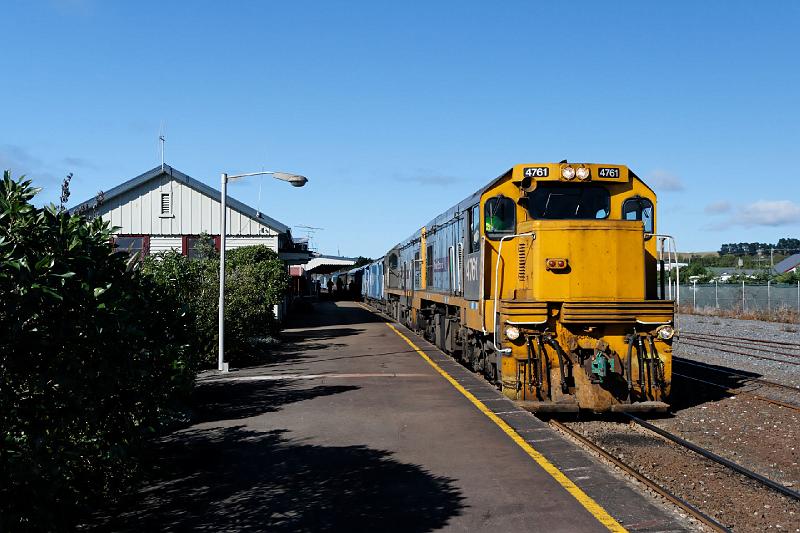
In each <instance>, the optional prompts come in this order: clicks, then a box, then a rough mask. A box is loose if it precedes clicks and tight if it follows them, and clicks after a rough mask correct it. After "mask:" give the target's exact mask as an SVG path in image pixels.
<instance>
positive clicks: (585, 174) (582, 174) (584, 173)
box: [575, 167, 589, 180]
mask: <svg viewBox="0 0 800 533" xmlns="http://www.w3.org/2000/svg"><path fill="white" fill-rule="evenodd" d="M575 175H576V176H577V177H578V179H579V180H588V179H589V169H588V168H586V167H578V170H576V171H575Z"/></svg>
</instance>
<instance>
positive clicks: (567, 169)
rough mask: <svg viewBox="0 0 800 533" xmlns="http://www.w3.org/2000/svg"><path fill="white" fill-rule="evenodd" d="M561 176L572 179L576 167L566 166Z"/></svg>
mask: <svg viewBox="0 0 800 533" xmlns="http://www.w3.org/2000/svg"><path fill="white" fill-rule="evenodd" d="M561 177H562V178H564V179H565V180H571V179H572V178H574V177H575V169H574V168H572V167H564V168H562V169H561Z"/></svg>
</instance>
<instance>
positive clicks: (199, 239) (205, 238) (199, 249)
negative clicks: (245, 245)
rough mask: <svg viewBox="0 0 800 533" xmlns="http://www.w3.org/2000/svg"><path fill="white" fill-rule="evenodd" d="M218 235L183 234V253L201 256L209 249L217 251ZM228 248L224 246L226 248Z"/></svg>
mask: <svg viewBox="0 0 800 533" xmlns="http://www.w3.org/2000/svg"><path fill="white" fill-rule="evenodd" d="M219 242H220V239H219V236H218V235H216V236H212V235H184V237H183V247H182V251H181V252H182V253H183V255H185V256H187V257H191V258H193V259H194V258H198V257H202V256H203V255H204V254H205V253H207V252H208V251H209V250H211V249H213V250H216V251H217V252H219ZM229 249H230V248H228V247H226V250H229Z"/></svg>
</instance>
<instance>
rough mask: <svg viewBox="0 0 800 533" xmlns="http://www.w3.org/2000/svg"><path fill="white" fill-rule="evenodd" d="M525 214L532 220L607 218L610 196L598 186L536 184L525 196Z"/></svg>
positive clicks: (609, 209) (609, 208)
mask: <svg viewBox="0 0 800 533" xmlns="http://www.w3.org/2000/svg"><path fill="white" fill-rule="evenodd" d="M527 203H528V212H529V213H530V215H531V217H533V218H536V219H550V220H558V219H577V220H582V219H588V220H594V219H600V218H608V215H609V213H610V211H611V195H610V194H609V192H608V190H607V189H605V188H603V187H600V186H598V185H589V184H586V185H579V184H572V183H539V184H538V185H537V186H536V188H535V189H534V190H533V191H531V192H530V193H529V194H528V202H527Z"/></svg>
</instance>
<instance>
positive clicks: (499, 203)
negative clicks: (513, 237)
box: [483, 196, 516, 240]
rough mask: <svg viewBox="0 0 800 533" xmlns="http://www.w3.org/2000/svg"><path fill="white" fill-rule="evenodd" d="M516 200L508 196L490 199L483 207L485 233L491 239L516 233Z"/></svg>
mask: <svg viewBox="0 0 800 533" xmlns="http://www.w3.org/2000/svg"><path fill="white" fill-rule="evenodd" d="M515 212H516V206H515V205H514V200H512V199H511V198H508V197H506V196H495V197H494V198H489V199H488V200H486V203H485V204H484V206H483V220H484V231H485V233H486V236H487V237H488V238H490V239H493V240H495V239H498V238H500V237H502V236H503V235H507V234H508V235H510V234H513V233H514V226H515V223H516V217H515V214H516V213H515Z"/></svg>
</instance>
